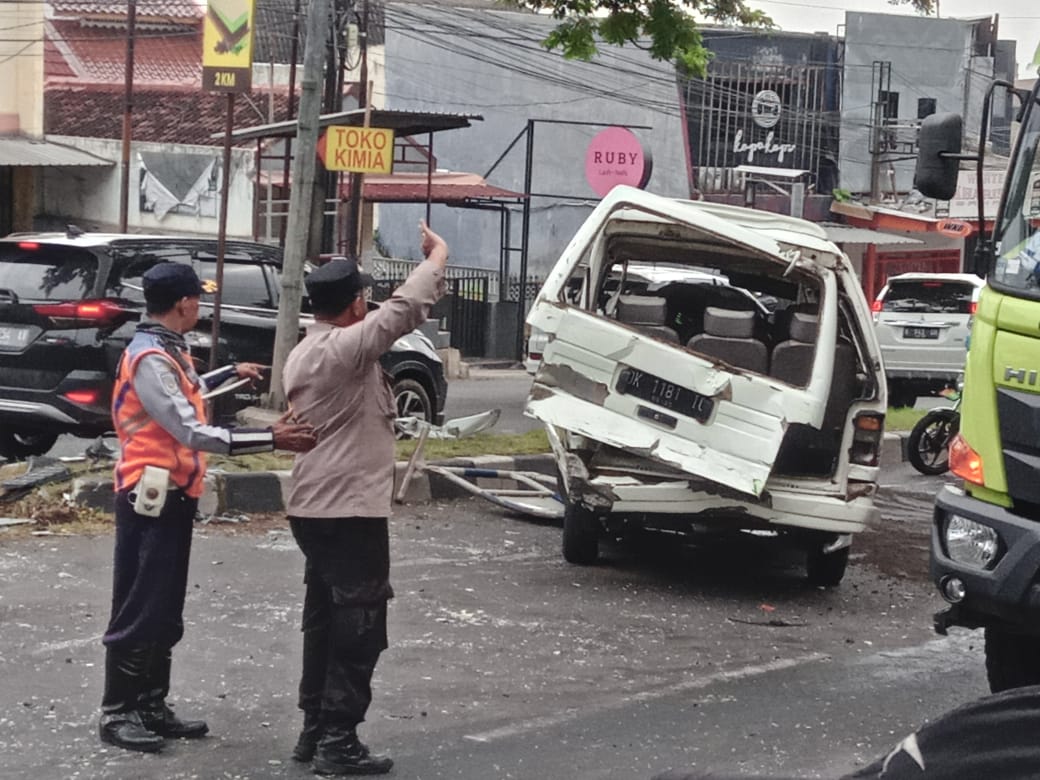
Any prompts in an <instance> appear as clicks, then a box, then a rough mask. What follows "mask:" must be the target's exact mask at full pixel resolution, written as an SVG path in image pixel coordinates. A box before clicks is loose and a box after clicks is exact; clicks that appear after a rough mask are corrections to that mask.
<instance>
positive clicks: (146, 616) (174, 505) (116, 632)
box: [102, 490, 199, 648]
mask: <svg viewBox="0 0 1040 780" xmlns="http://www.w3.org/2000/svg"><path fill="white" fill-rule="evenodd" d="M128 494H129V491H128V490H124V491H121V492H119V493H117V494H116V541H115V556H114V565H113V571H112V616H111V618H110V619H109V622H108V628H107V629H106V631H105V635H104V638H103V639H102V642H103V643H104V644H105V645H106V646H108V647H116V648H119V647H139V646H142V645H159V646H161V647H166V648H169V647H173V646H174V645H175V644H177V642H179V641H180V639H181V637H182V636H184V617H183V615H184V594H185V591H186V589H187V585H188V559H189V557H190V555H191V534H192V525H193V523H194V522H195V510H196V508H197V506H198V503H199V502H198V499H194V498H188V497H187V496H185V495H184V493H182V492H181V491H174V492H171V493H170V494H169V496H168V497H167V499H166V504H165V506H163V510H162V513H161V514H160V515H159V516H158V517H144V516H142V515H139V514H137V513H136V512H135V511H134V510H133V506H132V505H131V503H130V499H129V496H128Z"/></svg>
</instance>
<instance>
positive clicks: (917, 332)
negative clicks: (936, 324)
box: [903, 327, 939, 339]
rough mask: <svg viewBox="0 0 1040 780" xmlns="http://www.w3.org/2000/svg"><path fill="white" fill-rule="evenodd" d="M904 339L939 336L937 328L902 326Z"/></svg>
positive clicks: (935, 337) (934, 337)
mask: <svg viewBox="0 0 1040 780" xmlns="http://www.w3.org/2000/svg"><path fill="white" fill-rule="evenodd" d="M903 338H904V339H937V338H939V329H938V328H917V327H914V328H903Z"/></svg>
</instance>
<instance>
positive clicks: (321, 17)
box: [266, 0, 329, 409]
mask: <svg viewBox="0 0 1040 780" xmlns="http://www.w3.org/2000/svg"><path fill="white" fill-rule="evenodd" d="M328 22H329V0H311V2H310V8H309V9H308V14H307V39H306V43H305V45H304V55H303V79H302V82H301V89H300V114H299V119H298V120H297V130H296V144H295V147H296V155H295V157H294V158H293V177H292V192H291V194H290V197H289V221H288V226H287V229H286V240H285V253H284V257H283V260H282V294H281V297H280V298H279V301H278V324H277V329H276V334H275V344H274V360H273V365H272V367H271V394H270V396H269V397H268V398H267V399H266V400H267V405H268V407H270V408H273V409H282V408H284V407H285V387H284V385H283V384H282V368H283V367H284V366H285V361H286V358H288V357H289V352H290V351H292V348H293V347H295V346H296V342H297V340H298V339H299V330H300V299H301V298H302V296H303V264H304V262H305V260H306V259H307V243H308V239H309V235H308V231H309V229H310V224H311V213H310V211H311V199H312V196H313V194H314V178H315V168H316V167H317V165H316V163H315V158H316V156H317V148H318V130H319V125H320V124H321V90H320V82H321V77H322V63H323V61H324V56H323V55H324V51H325V36H326V33H327V31H328V26H329V25H328Z"/></svg>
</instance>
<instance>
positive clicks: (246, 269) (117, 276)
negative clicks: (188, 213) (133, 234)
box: [107, 245, 276, 309]
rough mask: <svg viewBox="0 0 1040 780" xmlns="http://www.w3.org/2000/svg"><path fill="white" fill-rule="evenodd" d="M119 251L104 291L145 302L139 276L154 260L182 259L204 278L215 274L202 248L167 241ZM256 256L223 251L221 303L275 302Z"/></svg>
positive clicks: (267, 304) (210, 298) (207, 298)
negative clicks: (147, 246)
mask: <svg viewBox="0 0 1040 780" xmlns="http://www.w3.org/2000/svg"><path fill="white" fill-rule="evenodd" d="M114 254H115V252H114ZM120 254H122V256H123V257H124V258H127V259H124V260H123V261H122V262H117V263H116V264H115V267H114V268H113V271H112V276H111V278H110V279H109V281H108V290H107V294H108V295H111V296H114V297H117V298H126V299H129V300H131V301H135V302H137V303H144V292H143V287H142V279H141V277H142V276H143V275H144V273H145V271H147V270H148V269H149V268H151V267H152V266H153V265H155V264H156V263H160V262H163V261H172V262H176V263H185V264H187V265H190V266H191V267H192V268H194V269H195V272H196V273H197V274H198V275H199V278H200V279H202V280H203V281H204V282H205V281H206V280H215V279H216V278H217V263H216V260H215V259H212V255H211V254H210V253H209V252H208V251H207V250H206V249H205V248H199V247H187V246H175V245H170V246H162V247H149V248H148V249H147V250H139V251H136V252H133V253H130V252H125V253H124V250H120ZM236 260H239V261H242V262H236ZM259 260H260V258H256V257H253V256H252V255H250V254H248V253H236V252H234V250H233V249H228V251H226V252H225V253H224V294H223V296H222V297H221V299H220V300H221V304H222V305H225V306H249V307H258V308H265V309H270V308H274V307H275V306H276V304H275V303H274V298H273V295H272V291H271V290H270V289H269V287H268V278H267V277H268V274H265V272H264V265H262V264H261V263H260V262H259ZM268 267H272V268H273V266H268ZM202 300H203V301H207V302H212V301H213V296H212V295H210V294H203V296H202Z"/></svg>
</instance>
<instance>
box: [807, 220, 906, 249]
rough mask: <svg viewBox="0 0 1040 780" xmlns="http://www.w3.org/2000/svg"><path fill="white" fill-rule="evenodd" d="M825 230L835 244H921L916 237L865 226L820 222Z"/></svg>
mask: <svg viewBox="0 0 1040 780" xmlns="http://www.w3.org/2000/svg"><path fill="white" fill-rule="evenodd" d="M820 227H822V228H823V229H824V230H825V231H826V232H827V238H829V239H830V240H831V241H833V242H834V243H835V244H875V245H877V246H883V245H886V244H923V243H924V241H921V240H920V239H917V238H910V236H900V235H897V234H895V233H882V232H881V231H880V230H868V229H867V228H858V227H851V226H850V225H836V224H831V223H827V222H824V223H821V224H820Z"/></svg>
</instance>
